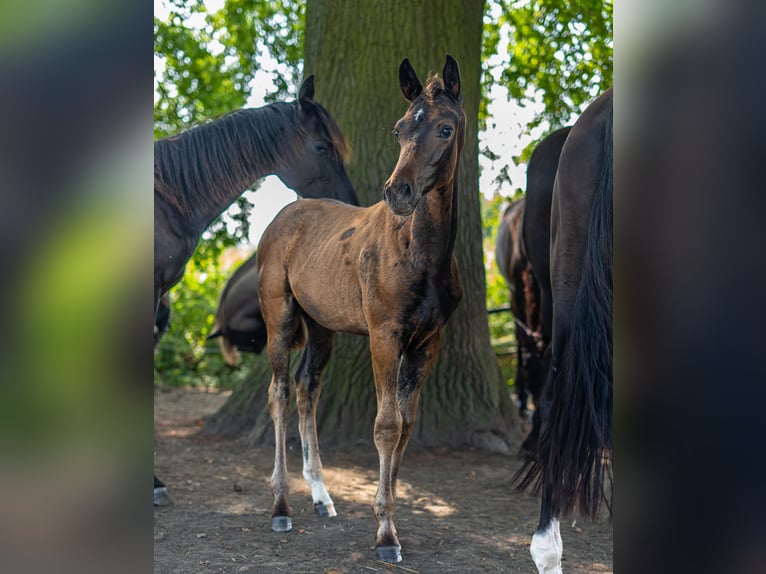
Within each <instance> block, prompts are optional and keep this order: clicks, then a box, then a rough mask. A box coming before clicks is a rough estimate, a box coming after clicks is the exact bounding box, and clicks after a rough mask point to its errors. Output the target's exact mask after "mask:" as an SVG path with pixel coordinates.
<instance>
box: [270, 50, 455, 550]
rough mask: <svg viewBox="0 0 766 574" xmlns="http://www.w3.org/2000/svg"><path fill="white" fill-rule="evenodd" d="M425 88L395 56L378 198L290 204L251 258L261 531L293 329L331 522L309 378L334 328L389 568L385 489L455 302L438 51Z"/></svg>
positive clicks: (451, 82) (451, 162)
mask: <svg viewBox="0 0 766 574" xmlns="http://www.w3.org/2000/svg"><path fill="white" fill-rule="evenodd" d="M442 78H443V79H440V78H439V77H438V76H437V77H433V78H431V79H430V80H429V82H428V83H427V85H426V86H425V88H423V86H422V85H421V83H420V80H419V79H418V77H417V74H416V73H415V71H414V70H413V68H412V66H411V65H410V63H409V61H408V60H406V59H405V60H404V61H403V62H402V64H401V66H400V67H399V81H400V86H401V89H402V93H403V94H404V97H405V98H406V99H407V100H408V101H409V102H410V106H409V109H408V110H407V113H406V114H405V115H404V116H403V117H402V118H401V119H400V120H399V121H398V122H397V123H396V126H395V129H394V134H395V135H396V136H397V138H398V140H399V144H400V147H401V150H400V154H399V161H398V163H397V164H396V167H395V168H394V171H393V173H392V174H391V177H389V179H388V181H387V182H386V184H385V188H384V191H383V201H381V202H379V203H377V204H375V205H373V206H371V207H369V208H358V207H351V206H348V205H343V204H341V203H339V202H337V201H331V200H310V199H301V200H299V201H296V202H295V203H292V204H290V205H288V206H287V207H285V208H284V209H283V210H282V211H281V212H280V213H279V214H278V215H277V217H276V218H275V219H274V221H273V222H272V223H271V225H270V226H269V227H268V228H267V229H266V231H265V233H264V235H263V238H262V239H261V243H260V246H259V249H258V271H259V275H260V297H261V308H262V312H263V317H264V320H265V322H266V327H267V330H268V351H269V357H270V359H271V364H272V368H273V378H272V381H271V386H270V388H269V409H270V412H271V416H272V419H273V421H274V427H275V434H276V454H275V460H274V473H273V475H272V479H271V485H272V490H273V494H274V506H273V509H272V528H273V529H274V530H276V531H278V532H284V531H288V530H290V529H291V528H292V520H291V518H290V507H289V505H288V502H287V494H288V480H287V466H286V459H285V427H286V425H287V419H288V414H289V409H290V403H291V399H292V387H291V384H290V374H289V361H290V348H291V345H292V343H293V341H294V340H295V334H296V332H297V331H298V330H299V329H302V328H303V327H302V324H303V325H305V329H306V333H307V342H306V348H305V350H304V352H303V356H302V358H301V362H300V366H299V367H298V371H297V373H296V377H295V378H296V380H295V382H296V389H297V403H298V410H299V415H300V422H299V430H300V434H301V441H302V444H303V476H304V478H305V479H306V481H307V482H308V484H309V486H310V488H311V493H312V498H313V500H314V505H315V508H316V509H317V511H318V512H319V513H320V514H324V515H326V516H335V515H336V511H335V505H334V503H333V500H332V498H330V495H329V494H328V492H327V489H326V488H325V485H324V482H323V480H322V464H321V461H320V458H319V446H318V439H317V433H316V408H317V401H318V399H319V394H320V376H321V372H322V369H323V368H324V367H325V365H326V364H327V361H328V359H329V357H330V352H331V350H332V342H333V336H334V333H335V332H338V331H342V332H347V333H357V334H363V335H369V337H370V351H371V354H372V365H373V373H374V378H375V390H376V396H377V406H378V412H377V416H376V418H375V425H374V439H375V446H376V447H377V450H378V455H379V460H380V482H379V484H378V491H377V494H376V497H375V503H374V506H373V508H374V512H375V517H376V519H377V534H376V539H375V547H376V555H377V557H378V559H380V560H383V561H386V562H394V563H395V562H399V561H400V560H401V546H400V544H399V539H398V537H397V532H396V527H395V525H394V507H395V498H396V482H397V476H398V474H399V467H400V465H401V462H402V457H403V455H404V450H405V448H406V446H407V442H408V441H409V438H410V434H411V432H412V428H413V423H414V421H415V415H416V411H417V405H418V401H419V399H420V393H421V390H422V385H423V381H424V379H425V377H426V375H427V374H428V372H429V369H430V368H431V366H432V365H433V363H434V361H435V360H436V357H437V354H438V352H439V344H440V339H441V331H442V329H443V327H444V325H445V324H446V322H447V319H448V318H449V316H450V315H451V314H452V312H453V311H454V310H455V308H456V307H457V305H458V303H459V301H460V299H461V297H462V287H461V284H460V275H459V272H458V267H457V262H456V261H455V258H454V257H453V255H452V251H453V248H454V245H455V237H456V232H457V209H458V190H457V173H458V160H459V157H460V152H461V149H462V147H463V140H464V134H465V115H464V113H463V110H462V107H461V102H462V95H461V90H460V88H461V86H460V72H459V69H458V65H457V62H456V61H455V60H454V59H453V58H452V57H451V56H447V61H446V63H445V65H444V69H443V71H442Z"/></svg>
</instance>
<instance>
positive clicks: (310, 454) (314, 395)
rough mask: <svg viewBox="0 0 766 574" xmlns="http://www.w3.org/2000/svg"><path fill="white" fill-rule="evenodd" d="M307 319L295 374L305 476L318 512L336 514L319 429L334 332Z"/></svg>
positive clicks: (329, 514)
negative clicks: (319, 408) (305, 340)
mask: <svg viewBox="0 0 766 574" xmlns="http://www.w3.org/2000/svg"><path fill="white" fill-rule="evenodd" d="M304 321H305V322H306V326H307V328H308V343H307V344H306V350H305V351H303V356H302V357H301V363H300V366H299V367H298V372H297V373H296V375H295V386H296V390H297V396H298V414H299V415H300V422H299V423H298V429H299V430H300V433H301V445H302V447H303V478H305V479H306V482H307V483H308V485H309V488H311V498H312V500H313V501H314V509H315V510H316V511H317V513H318V514H319V515H320V516H336V515H337V513H336V512H335V504H334V503H333V501H332V498H330V495H329V493H328V492H327V489H326V488H325V485H324V480H323V479H322V461H321V459H320V458H319V439H318V438H317V429H316V415H317V403H318V402H319V395H320V392H321V386H320V377H321V375H322V369H324V367H325V365H326V364H327V361H328V360H329V358H330V353H331V351H332V339H333V332H332V331H328V330H327V329H324V328H323V327H320V326H319V325H317V324H316V323H315V322H314V321H312V320H311V319H309V318H308V317H306V318H304Z"/></svg>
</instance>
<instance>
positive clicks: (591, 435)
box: [514, 106, 613, 518]
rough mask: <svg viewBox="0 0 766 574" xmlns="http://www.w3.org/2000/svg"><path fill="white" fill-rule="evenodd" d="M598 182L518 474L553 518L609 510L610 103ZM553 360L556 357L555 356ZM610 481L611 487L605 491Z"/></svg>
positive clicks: (520, 484)
mask: <svg viewBox="0 0 766 574" xmlns="http://www.w3.org/2000/svg"><path fill="white" fill-rule="evenodd" d="M604 130H605V134H604V138H603V141H604V149H603V153H602V162H601V165H600V174H599V179H598V181H599V187H598V188H597V189H596V190H595V193H594V196H593V203H592V205H591V212H590V218H589V224H588V240H587V248H586V253H585V258H584V261H583V268H582V277H581V282H580V286H579V289H578V291H577V295H576V299H575V306H574V309H573V312H572V324H571V329H570V331H569V334H568V337H567V338H566V340H565V341H564V342H563V346H562V347H561V348H560V352H558V351H557V354H558V355H559V357H560V358H559V360H558V361H556V363H555V364H553V365H552V369H551V373H550V374H549V377H548V382H547V385H546V389H545V395H546V398H547V399H548V400H549V401H550V410H549V412H548V413H545V412H544V411H543V417H544V423H543V428H542V431H541V436H540V442H539V446H538V451H537V453H536V456H534V457H533V458H532V459H531V460H529V461H528V462H527V463H526V464H525V465H524V466H523V467H522V468H521V470H519V472H518V473H517V474H516V476H515V477H514V482H515V483H517V484H518V489H519V490H523V489H525V488H526V487H527V486H529V485H530V484H532V483H534V485H535V488H534V489H535V491H536V492H539V491H540V490H541V489H542V490H543V492H544V493H547V494H548V495H549V496H550V504H551V510H552V512H553V515H554V516H560V515H563V514H567V513H569V512H571V511H573V510H575V509H577V508H579V510H580V512H581V513H582V514H584V515H586V516H588V517H590V518H595V517H596V516H597V515H598V512H599V508H600V505H601V502H602V500H604V499H606V504H607V506H608V508H609V512H610V513H611V510H612V492H611V490H612V488H611V487H612V450H613V432H612V385H613V383H612V381H613V378H612V187H613V181H612V180H613V178H612V109H611V106H609V109H608V119H607V121H606V122H605V125H604ZM554 360H555V359H554ZM605 487H608V488H607V490H608V493H606V495H605V492H604V489H605Z"/></svg>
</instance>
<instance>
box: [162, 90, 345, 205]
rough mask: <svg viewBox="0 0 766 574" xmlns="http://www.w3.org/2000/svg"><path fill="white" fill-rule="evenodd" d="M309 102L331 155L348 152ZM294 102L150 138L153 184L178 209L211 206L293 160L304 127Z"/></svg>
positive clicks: (328, 119)
mask: <svg viewBox="0 0 766 574" xmlns="http://www.w3.org/2000/svg"><path fill="white" fill-rule="evenodd" d="M309 105H310V106H311V109H312V111H313V113H314V114H315V116H316V117H317V118H318V121H319V124H320V126H321V129H322V132H323V135H324V136H325V138H326V139H327V140H328V142H329V143H330V145H331V146H332V149H333V153H334V155H335V157H336V159H339V160H345V159H346V158H347V157H348V145H347V144H346V141H345V139H344V137H343V135H342V134H341V132H340V129H339V128H338V126H337V125H336V124H335V122H334V121H333V119H332V118H331V117H330V115H329V114H328V113H327V111H326V110H325V109H324V108H323V107H322V106H321V105H319V104H317V103H316V102H310V103H309ZM297 107H298V104H297V103H290V104H288V103H283V102H277V103H274V104H270V105H267V106H263V107H261V108H248V109H243V110H237V111H235V112H231V113H229V114H226V115H224V116H220V117H218V118H214V119H211V120H208V121H206V122H204V123H202V124H200V125H198V126H196V127H193V128H191V129H189V130H187V131H185V132H181V133H180V134H177V135H175V136H170V137H167V138H163V139H160V140H157V141H155V142H154V190H155V193H157V194H158V195H159V196H160V197H162V199H164V200H165V201H166V202H168V203H169V204H171V205H173V206H174V207H175V208H176V209H177V210H178V211H179V212H180V213H182V214H185V215H190V214H191V213H193V208H195V207H197V208H202V209H211V208H216V207H218V206H220V204H221V203H222V202H224V201H227V200H230V199H231V195H232V191H240V192H241V191H244V190H245V189H246V187H247V186H249V185H251V184H252V183H253V182H254V181H255V180H256V179H258V178H259V177H262V176H264V175H267V174H269V173H273V171H274V170H275V169H277V168H278V167H280V166H284V165H286V164H289V163H291V162H293V161H296V160H297V159H298V158H299V157H300V154H301V153H302V151H303V140H304V139H305V137H306V135H307V134H306V133H305V131H304V130H303V128H302V126H301V124H300V122H299V121H298V117H297V114H298V111H297Z"/></svg>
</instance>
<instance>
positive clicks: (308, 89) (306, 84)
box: [298, 74, 314, 111]
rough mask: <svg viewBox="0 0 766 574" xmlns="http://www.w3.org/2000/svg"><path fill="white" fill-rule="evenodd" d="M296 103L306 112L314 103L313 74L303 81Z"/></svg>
mask: <svg viewBox="0 0 766 574" xmlns="http://www.w3.org/2000/svg"><path fill="white" fill-rule="evenodd" d="M298 103H299V104H300V106H301V108H302V109H303V110H305V111H308V110H309V109H310V108H311V105H312V104H313V103H314V74H311V75H310V76H309V77H308V78H306V79H305V80H303V85H302V86H301V91H300V92H299V93H298Z"/></svg>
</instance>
